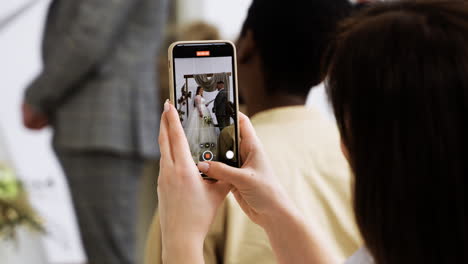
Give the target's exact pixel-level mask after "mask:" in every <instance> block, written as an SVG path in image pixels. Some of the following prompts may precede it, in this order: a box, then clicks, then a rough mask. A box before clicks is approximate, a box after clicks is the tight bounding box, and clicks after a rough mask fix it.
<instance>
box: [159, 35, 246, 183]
mask: <svg viewBox="0 0 468 264" xmlns="http://www.w3.org/2000/svg"><path fill="white" fill-rule="evenodd" d="M168 57H169V75H170V76H169V80H170V96H171V101H172V102H173V104H174V106H175V107H176V109H177V111H178V112H179V116H180V121H181V123H182V127H183V128H184V131H185V135H186V137H187V141H188V143H189V146H190V151H191V154H192V158H193V160H194V162H195V163H198V162H201V161H219V162H223V163H225V164H228V165H230V166H234V167H239V166H240V158H239V122H238V116H237V113H238V109H239V107H238V89H237V74H236V72H237V64H236V49H235V46H234V44H233V43H232V42H230V41H225V40H216V41H184V42H176V43H173V44H172V45H171V46H170V47H169V56H168ZM202 176H204V175H202Z"/></svg>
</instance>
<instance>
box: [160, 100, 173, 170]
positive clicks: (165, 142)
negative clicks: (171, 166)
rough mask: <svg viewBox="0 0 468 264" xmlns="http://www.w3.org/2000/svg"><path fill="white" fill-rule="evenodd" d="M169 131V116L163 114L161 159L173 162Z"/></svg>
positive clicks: (161, 123)
mask: <svg viewBox="0 0 468 264" xmlns="http://www.w3.org/2000/svg"><path fill="white" fill-rule="evenodd" d="M165 104H168V102H166V103H165ZM167 130H168V125H167V115H166V112H163V114H162V115H161V121H160V126H159V138H158V142H159V149H160V152H161V159H164V160H168V161H172V153H171V146H170V143H169V135H168V131H167Z"/></svg>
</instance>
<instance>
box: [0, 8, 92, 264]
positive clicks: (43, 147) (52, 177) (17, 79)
mask: <svg viewBox="0 0 468 264" xmlns="http://www.w3.org/2000/svg"><path fill="white" fill-rule="evenodd" d="M27 2H30V1H28V0H14V1H1V2H0V21H2V19H3V18H5V17H7V16H8V14H11V13H13V12H14V11H15V10H17V9H18V8H20V7H21V6H23V5H24V4H25V3H27ZM37 2H38V3H37V4H36V5H34V6H33V7H32V8H31V9H29V10H27V11H25V12H24V13H22V14H21V16H19V17H17V18H16V19H15V20H14V21H13V22H11V23H9V24H8V26H7V27H5V28H3V29H1V31H0V58H1V60H0V73H1V75H0V76H1V77H0V78H1V79H0V81H1V82H0V87H1V88H0V148H1V149H2V150H0V155H2V156H0V159H2V160H6V161H7V162H8V163H9V164H10V165H11V166H13V167H14V168H15V169H16V171H17V173H18V175H19V176H20V178H21V179H22V180H23V181H24V183H25V187H26V188H27V190H28V192H29V193H30V198H31V201H32V203H33V206H34V207H35V208H36V209H37V210H38V211H39V213H40V215H41V216H42V217H43V218H44V219H45V224H46V229H47V234H46V235H45V236H43V237H42V238H41V239H40V243H38V244H31V243H26V244H24V243H21V240H20V244H19V248H18V249H17V250H16V251H15V252H17V254H26V256H18V258H16V259H17V260H16V261H17V262H14V263H15V264H16V263H18V264H22V263H34V264H42V263H51V264H52V263H57V264H77V263H84V262H85V258H84V255H83V250H82V248H81V243H80V241H79V236H78V230H77V226H76V222H75V217H74V214H73V210H72V206H71V202H70V197H69V194H68V190H67V187H66V183H65V180H64V177H63V173H62V171H61V169H60V167H59V165H58V163H57V161H56V159H55V156H54V155H53V152H52V150H51V147H50V137H51V133H50V131H48V130H45V131H41V132H31V131H28V130H26V129H25V128H23V126H22V122H21V111H20V109H21V103H22V97H23V93H24V88H25V87H26V86H27V84H28V83H29V82H30V81H31V79H32V78H34V76H35V75H36V74H37V73H38V72H39V70H40V68H41V63H40V42H41V35H42V30H43V23H44V19H45V14H46V10H47V7H48V3H49V1H46V0H42V1H41V0H37ZM3 21H4V20H3ZM26 235H27V234H26ZM32 238H33V236H31V239H32ZM25 239H26V240H28V238H27V237H26V238H25ZM22 247H23V248H22ZM24 247H40V248H39V249H38V250H31V249H30V248H27V249H25V248H24ZM38 252H41V253H38ZM0 257H1V256H0ZM3 263H4V260H3V259H2V264H3ZM10 263H11V262H10Z"/></svg>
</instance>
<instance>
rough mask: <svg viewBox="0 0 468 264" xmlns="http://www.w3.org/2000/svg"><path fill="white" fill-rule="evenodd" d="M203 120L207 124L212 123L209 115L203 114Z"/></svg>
mask: <svg viewBox="0 0 468 264" xmlns="http://www.w3.org/2000/svg"><path fill="white" fill-rule="evenodd" d="M203 120H204V121H205V124H207V125H211V124H213V118H212V117H211V116H204V117H203Z"/></svg>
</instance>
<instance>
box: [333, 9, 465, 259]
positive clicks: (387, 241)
mask: <svg viewBox="0 0 468 264" xmlns="http://www.w3.org/2000/svg"><path fill="white" fill-rule="evenodd" d="M331 50H332V51H333V52H332V54H331V56H329V57H330V60H329V61H328V66H327V69H328V71H327V73H328V75H327V78H328V80H327V87H328V88H327V89H328V93H329V96H330V98H331V101H332V104H333V108H334V112H335V115H336V119H337V122H338V125H339V129H340V132H341V136H342V139H343V142H344V144H345V146H346V148H347V149H348V152H349V154H350V155H349V156H350V163H351V166H352V168H353V171H354V173H355V186H354V193H355V198H354V205H355V212H356V218H357V222H358V225H359V228H360V230H361V233H362V235H363V237H364V240H365V243H366V245H367V247H368V249H369V250H370V252H371V253H372V255H373V256H374V258H375V260H376V262H377V263H378V264H387V263H388V264H402V263H425V264H428V263H468V194H467V192H466V191H467V187H468V159H467V157H468V155H466V154H465V153H466V152H467V151H468V2H467V1H463V0H422V1H421V0H417V1H388V2H384V3H378V4H374V5H373V6H372V7H370V8H368V9H366V10H364V11H363V12H361V13H359V14H357V15H356V16H355V17H353V18H351V19H349V20H348V21H346V22H345V23H344V24H343V25H342V27H341V28H340V30H339V32H338V35H337V37H336V40H335V43H334V46H333V49H331Z"/></svg>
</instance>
